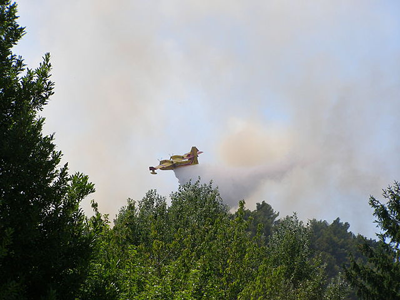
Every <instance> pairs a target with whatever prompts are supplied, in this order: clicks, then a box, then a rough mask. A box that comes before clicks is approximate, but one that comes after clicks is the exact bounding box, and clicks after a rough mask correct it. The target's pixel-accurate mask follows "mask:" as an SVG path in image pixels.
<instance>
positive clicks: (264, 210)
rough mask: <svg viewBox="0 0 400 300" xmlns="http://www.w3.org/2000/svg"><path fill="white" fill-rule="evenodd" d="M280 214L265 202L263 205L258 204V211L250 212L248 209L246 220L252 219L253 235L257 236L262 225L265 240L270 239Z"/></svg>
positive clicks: (251, 229) (250, 227)
mask: <svg viewBox="0 0 400 300" xmlns="http://www.w3.org/2000/svg"><path fill="white" fill-rule="evenodd" d="M278 216H279V213H277V212H275V211H274V210H273V209H272V207H271V205H269V204H268V203H266V202H265V201H263V202H262V203H257V204H256V209H255V210H253V211H250V210H248V209H246V211H245V219H246V220H248V219H251V222H250V225H249V229H250V231H251V232H252V234H253V235H256V233H257V230H258V227H259V226H260V225H259V224H261V227H262V234H263V236H264V238H268V237H269V236H270V235H271V233H272V227H273V225H274V223H275V220H276V218H277V217H278Z"/></svg>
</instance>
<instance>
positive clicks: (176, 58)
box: [18, 0, 400, 236]
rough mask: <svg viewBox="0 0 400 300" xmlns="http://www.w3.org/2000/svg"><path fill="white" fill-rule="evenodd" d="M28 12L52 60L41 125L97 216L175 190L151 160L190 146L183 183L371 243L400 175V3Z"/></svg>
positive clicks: (36, 54) (33, 46)
mask: <svg viewBox="0 0 400 300" xmlns="http://www.w3.org/2000/svg"><path fill="white" fill-rule="evenodd" d="M18 3H19V7H20V10H19V11H20V15H21V19H20V21H21V24H23V25H25V26H27V32H28V34H27V35H26V37H25V38H24V40H23V41H22V43H21V45H20V47H19V48H18V50H19V53H20V54H21V55H23V56H24V57H25V58H26V59H27V63H28V65H29V66H34V65H37V64H38V62H39V61H40V57H41V56H42V55H43V53H45V52H51V54H52V62H53V66H54V71H53V79H54V81H55V82H56V94H55V95H54V97H53V99H52V101H51V102H50V104H49V106H48V107H47V108H46V110H45V111H44V116H45V117H46V118H47V125H46V126H47V127H46V130H48V131H49V132H54V131H55V132H56V143H57V146H58V147H59V148H60V150H62V151H63V153H64V155H65V161H68V162H69V163H70V167H71V169H72V171H82V172H85V173H87V174H88V175H89V176H90V178H91V180H92V181H93V182H94V183H95V184H96V189H97V192H96V194H95V195H94V198H95V199H96V200H97V201H98V202H99V205H100V209H101V210H102V211H103V212H106V213H110V214H111V217H113V216H114V215H115V213H116V212H117V211H118V209H119V208H120V207H121V206H122V205H124V203H125V199H126V198H127V197H132V198H135V199H140V198H141V197H143V196H144V194H145V192H146V191H147V190H148V189H151V188H156V189H158V191H159V192H160V193H161V194H164V195H167V194H168V193H169V192H170V191H171V190H174V189H176V188H177V186H178V182H177V180H176V178H175V177H174V174H173V173H172V172H170V173H168V172H160V174H159V175H157V176H150V175H149V174H148V166H149V165H152V164H153V165H154V164H157V160H156V159H157V158H159V159H161V158H166V157H168V155H169V154H173V153H174V154H182V153H185V152H187V151H188V150H189V149H190V147H191V146H193V145H196V146H197V147H198V148H199V149H201V150H204V151H205V153H204V154H203V155H202V157H200V165H199V166H198V167H196V168H195V169H192V170H190V169H189V168H188V169H184V170H182V171H181V170H179V171H178V170H177V172H182V173H184V172H193V173H196V172H197V170H198V173H199V174H181V175H182V176H183V177H182V178H181V180H184V178H188V177H195V178H197V177H198V176H202V178H203V176H204V178H203V179H204V180H205V179H209V178H212V179H214V182H215V183H216V184H218V182H219V186H220V189H221V192H224V193H225V194H226V195H227V194H229V191H230V190H231V189H232V191H233V189H234V188H233V187H235V188H237V187H241V188H240V191H241V192H240V193H239V192H238V191H237V189H235V190H234V191H235V192H234V193H233V192H232V194H234V195H237V197H236V198H245V200H246V203H247V205H248V206H249V207H251V208H254V207H255V202H261V201H262V200H265V201H267V202H269V203H270V204H271V205H272V206H273V208H274V209H275V210H277V211H279V212H280V213H281V215H285V214H291V213H292V212H293V211H296V212H298V214H299V217H300V218H302V219H307V218H318V219H327V220H328V221H331V220H332V219H335V218H336V217H338V216H339V217H341V218H342V220H343V221H348V222H349V223H350V224H351V225H352V227H351V230H354V231H355V232H361V233H364V234H368V235H370V236H372V235H373V231H374V225H373V223H372V221H373V217H372V214H371V210H370V209H369V207H368V203H367V200H368V197H369V195H370V194H373V195H375V196H378V197H379V195H380V194H381V189H382V188H385V187H386V186H387V185H388V184H390V183H391V182H393V180H395V179H399V177H400V176H399V171H398V170H399V166H400V157H399V155H398V153H399V152H400V136H399V131H398V128H400V126H399V125H400V124H399V123H400V121H399V120H400V119H399V118H398V117H397V112H398V111H399V108H400V101H399V96H400V55H399V53H400V38H399V37H400V32H399V31H400V24H399V23H400V19H399V18H398V15H399V13H400V4H399V3H398V1H394V0H393V1H381V2H379V3H378V2H376V1H372V0H371V1H369V0H367V1H365V0H362V1H361V0H352V1H316V0H306V1H281V0H269V1H246V2H241V3H236V4H234V3H232V2H231V1H221V0H217V1H212V2H207V1H203V2H197V1H191V2H187V1H179V0H176V1H158V2H151V1H150V2H149V1H127V0H118V1H112V2H110V1H103V0H101V1H98V0H96V1H95V0H88V1H78V0H72V1H61V0H51V1H50V0H38V1H30V0H20V1H18ZM203 164H205V165H203ZM189 170H190V171H189ZM195 170H196V172H195ZM275 170H276V173H275ZM274 174H279V176H275V175H274ZM177 176H180V175H179V174H177ZM179 178H180V177H179ZM217 181H218V182H217ZM225 182H231V184H230V185H229V184H226V185H225ZM225 186H226V187H225ZM224 189H225V190H226V191H224ZM227 197H228V196H227ZM232 199H233V198H232ZM88 203H89V201H87V203H85V204H84V208H85V209H86V210H89V204H88Z"/></svg>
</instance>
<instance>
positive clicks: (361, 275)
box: [346, 182, 400, 300]
mask: <svg viewBox="0 0 400 300" xmlns="http://www.w3.org/2000/svg"><path fill="white" fill-rule="evenodd" d="M383 197H384V198H385V199H386V200H387V203H384V204H382V203H380V202H379V201H378V200H377V199H376V198H374V197H371V198H370V200H369V203H370V205H371V206H372V207H373V208H374V210H375V212H374V216H376V217H377V221H376V223H377V224H378V226H379V227H380V228H381V232H382V233H381V234H380V235H379V243H378V246H377V247H371V245H370V243H367V242H366V243H364V244H363V246H362V252H363V253H364V254H365V256H366V257H367V262H360V261H358V260H356V259H355V258H353V259H352V263H351V266H350V267H349V268H348V269H347V270H346V275H347V277H348V279H349V281H350V282H351V283H352V285H354V286H355V287H356V288H357V294H358V295H359V296H360V298H361V299H388V300H390V299H400V261H399V258H400V247H399V245H400V185H399V183H398V182H395V183H394V185H393V186H389V187H388V188H387V189H386V190H384V191H383Z"/></svg>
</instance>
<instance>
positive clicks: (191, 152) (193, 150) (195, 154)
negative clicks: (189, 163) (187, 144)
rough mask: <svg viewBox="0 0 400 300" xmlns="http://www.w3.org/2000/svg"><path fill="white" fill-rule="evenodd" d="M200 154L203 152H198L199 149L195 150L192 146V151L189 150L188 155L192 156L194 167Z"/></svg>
mask: <svg viewBox="0 0 400 300" xmlns="http://www.w3.org/2000/svg"><path fill="white" fill-rule="evenodd" d="M201 153H203V151H199V149H197V148H196V147H195V146H193V147H192V149H191V150H190V155H191V156H192V159H193V164H194V165H197V164H198V163H199V160H198V159H197V156H199V154H201Z"/></svg>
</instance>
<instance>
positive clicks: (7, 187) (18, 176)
mask: <svg viewBox="0 0 400 300" xmlns="http://www.w3.org/2000/svg"><path fill="white" fill-rule="evenodd" d="M16 19H17V17H16V5H15V4H10V1H4V0H3V1H0V141H1V144H0V298H4V299H25V298H26V299H42V298H43V297H48V298H51V297H59V298H62V299H74V297H75V295H77V293H78V291H79V289H80V286H81V282H82V280H84V278H85V277H86V274H87V272H88V266H89V260H90V257H91V253H92V248H93V238H94V236H93V234H92V233H93V231H91V230H89V226H88V223H87V220H86V217H85V216H84V214H83V212H82V211H81V209H80V208H79V203H80V201H81V200H82V199H83V198H84V197H85V196H86V195H88V194H90V193H92V192H93V191H94V187H93V184H91V183H90V182H89V181H88V178H87V177H86V176H84V175H82V174H75V175H72V176H71V175H69V174H68V171H67V165H64V166H62V167H61V168H59V167H58V165H59V163H60V159H61V152H59V151H56V150H55V144H54V143H53V136H52V135H47V136H46V135H43V134H42V127H43V122H44V120H43V118H41V117H40V116H38V112H40V111H41V110H42V108H43V106H44V105H45V104H46V103H47V101H48V99H49V97H50V96H51V95H52V94H53V82H51V81H50V79H49V77H50V69H51V65H50V61H49V58H50V57H49V55H48V54H46V55H45V56H44V58H43V62H42V63H41V65H40V66H39V67H38V68H37V69H35V70H32V69H26V68H25V65H24V62H23V59H22V58H21V57H17V56H16V55H15V54H13V53H12V52H11V48H12V47H13V46H14V45H16V43H17V42H18V40H19V39H20V38H21V37H22V36H23V34H24V28H22V27H20V26H19V25H18V24H17V23H16Z"/></svg>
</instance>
